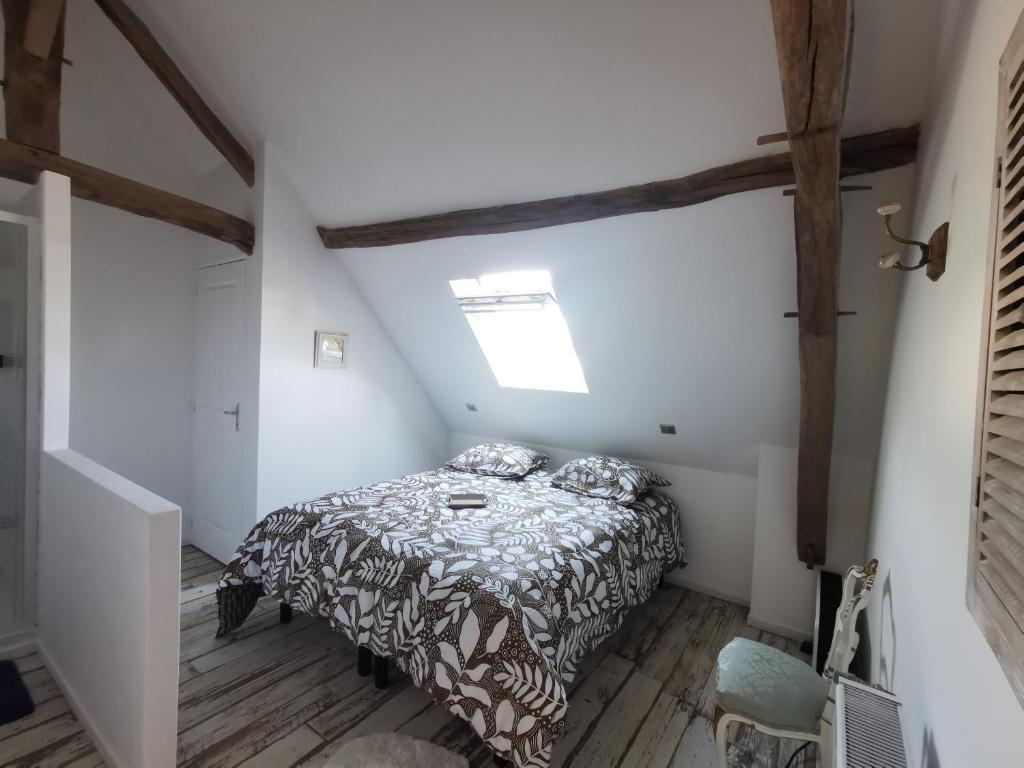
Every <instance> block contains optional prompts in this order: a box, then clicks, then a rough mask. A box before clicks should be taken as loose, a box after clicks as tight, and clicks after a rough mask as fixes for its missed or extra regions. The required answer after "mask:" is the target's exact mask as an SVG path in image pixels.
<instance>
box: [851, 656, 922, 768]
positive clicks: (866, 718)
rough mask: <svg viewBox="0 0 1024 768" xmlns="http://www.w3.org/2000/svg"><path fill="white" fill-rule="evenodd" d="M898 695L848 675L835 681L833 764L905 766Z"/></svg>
mask: <svg viewBox="0 0 1024 768" xmlns="http://www.w3.org/2000/svg"><path fill="white" fill-rule="evenodd" d="M900 715H901V705H900V702H899V699H897V698H896V697H895V696H893V695H892V694H891V693H889V692H888V691H883V690H881V689H879V688H872V687H871V686H869V685H865V684H864V683H862V682H861V681H859V680H857V679H855V678H853V677H850V676H848V675H840V676H839V680H838V683H837V685H836V725H835V755H836V763H835V764H836V768H907V749H906V742H905V740H904V738H903V721H902V718H901V716H900Z"/></svg>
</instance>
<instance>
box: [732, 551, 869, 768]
mask: <svg viewBox="0 0 1024 768" xmlns="http://www.w3.org/2000/svg"><path fill="white" fill-rule="evenodd" d="M877 570H878V561H877V560H872V561H871V562H870V563H868V564H867V565H865V566H863V567H861V566H856V565H855V566H852V567H851V568H850V569H849V570H847V572H846V578H845V580H844V582H843V599H842V602H841V603H840V605H839V609H838V610H837V611H836V627H835V632H834V633H833V635H832V647H831V649H830V650H829V654H828V658H827V659H826V660H825V669H824V671H823V672H822V674H821V675H818V674H817V673H816V672H815V671H814V669H813V668H812V667H811V666H810V665H808V664H805V663H804V662H802V661H800V660H799V659H795V658H793V657H792V656H790V655H789V654H787V653H784V652H783V651H780V650H778V649H776V648H772V647H771V646H768V645H764V644H763V643H758V642H756V641H754V640H747V639H746V638H742V637H737V638H736V639H734V640H733V641H732V642H730V643H729V644H728V645H727V646H725V648H723V649H722V652H721V653H719V654H718V669H717V676H716V689H715V690H716V693H717V697H718V698H717V706H716V708H715V743H716V745H717V747H718V765H719V768H728V762H727V747H728V737H729V734H728V729H729V725H730V724H731V723H734V722H740V723H747V724H749V725H752V726H753V727H754V728H756V729H757V730H759V731H761V732H762V733H766V734H769V735H771V736H778V737H781V738H787V739H800V740H803V741H812V742H816V743H817V745H818V755H819V760H820V764H821V765H823V766H826V768H831V765H832V720H833V709H834V706H835V704H834V701H835V695H834V693H833V691H834V687H835V682H834V679H835V675H836V673H837V672H846V671H848V670H849V668H850V662H851V661H852V660H853V655H854V653H855V652H856V650H857V645H858V643H859V642H860V635H859V634H858V633H857V629H856V624H857V617H858V616H859V615H860V612H861V611H863V610H864V608H865V607H866V606H867V601H868V596H869V594H870V593H871V588H872V587H873V586H874V583H875V573H876V572H877Z"/></svg>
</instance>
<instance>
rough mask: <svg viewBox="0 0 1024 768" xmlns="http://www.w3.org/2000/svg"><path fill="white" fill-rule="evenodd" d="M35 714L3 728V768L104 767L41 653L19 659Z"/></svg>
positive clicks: (0, 762)
mask: <svg viewBox="0 0 1024 768" xmlns="http://www.w3.org/2000/svg"><path fill="white" fill-rule="evenodd" d="M14 663H15V664H16V665H17V667H18V671H20V672H21V676H22V680H24V681H25V687H26V688H28V692H29V695H31V696H32V701H34V702H35V705H36V711H35V712H33V713H32V714H31V715H29V716H28V717H23V718H21V719H20V720H15V721H14V722H13V723H8V724H7V725H0V766H4V768H35V767H36V766H39V767H40V768H42V766H46V768H51V767H52V768H58V767H59V766H66V767H67V768H97V766H102V765H104V763H103V758H101V757H100V756H99V753H98V752H96V748H95V747H93V745H92V742H91V741H90V740H89V737H88V736H87V735H86V733H85V731H84V730H82V726H81V724H80V723H79V722H78V719H77V718H76V717H75V715H74V713H73V712H72V711H71V709H70V708H69V707H68V703H67V701H66V700H65V699H64V696H63V694H62V693H61V691H60V688H58V687H57V683H56V682H54V679H53V678H52V677H51V676H50V673H49V672H48V671H47V669H46V667H45V666H44V665H43V660H42V658H41V657H40V656H39V654H38V653H29V654H26V655H23V656H21V657H20V658H16V659H15V660H14Z"/></svg>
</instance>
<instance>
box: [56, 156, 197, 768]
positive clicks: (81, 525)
mask: <svg viewBox="0 0 1024 768" xmlns="http://www.w3.org/2000/svg"><path fill="white" fill-rule="evenodd" d="M38 204H39V209H40V210H39V218H40V222H41V250H42V261H43V275H42V280H43V286H42V296H43V301H42V325H43V329H42V408H41V411H42V413H41V416H42V433H43V446H42V447H43V450H42V454H41V457H40V467H39V470H40V471H39V486H40V489H39V559H38V571H39V585H38V602H39V607H38V612H39V628H38V644H39V650H40V653H41V655H42V656H43V658H44V659H45V661H46V663H47V665H48V666H49V667H50V671H51V672H52V673H53V675H54V677H55V678H56V680H57V681H58V683H59V684H60V686H61V687H62V689H63V690H64V693H65V695H66V696H67V699H68V701H69V702H70V704H71V706H72V708H73V709H74V710H75V713H76V715H77V716H78V718H79V720H80V721H81V722H82V724H83V726H84V727H85V729H86V730H87V732H88V733H89V735H90V736H91V737H92V739H93V741H94V743H95V745H96V747H97V749H98V750H99V751H100V752H101V753H102V754H103V756H104V758H105V759H106V761H107V762H108V764H110V765H112V766H115V767H117V768H143V767H144V768H171V766H173V765H174V763H175V752H176V736H177V707H178V640H179V636H178V590H179V586H180V579H181V563H180V543H181V510H180V508H179V507H178V506H177V505H175V504H173V503H171V502H169V501H166V500H165V499H162V498H160V497H159V496H157V495H155V494H153V493H151V492H149V491H147V490H146V489H144V488H142V487H140V486H138V485H136V484H135V483H132V482H131V481H129V480H127V479H125V478H123V477H121V476H120V475H117V474H116V473H114V472H112V471H111V470H109V469H107V468H105V467H103V466H101V465H99V464H97V463H96V462H94V461H91V460H90V459H88V458H86V457H85V456H82V455H80V454H78V453H76V452H75V451H72V450H70V449H69V448H68V424H69V420H68V415H69V395H70V384H71V375H70V370H71V366H70V351H71V350H70V330H71V314H70V301H71V295H70V285H71V280H70V277H71V241H70V235H71V228H70V187H69V182H68V179H67V178H64V177H61V176H57V175H55V174H50V173H44V174H43V175H42V177H41V179H40V183H39V189H38ZM154 439H155V440H156V439H159V437H158V436H154Z"/></svg>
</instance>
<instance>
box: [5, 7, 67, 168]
mask: <svg viewBox="0 0 1024 768" xmlns="http://www.w3.org/2000/svg"><path fill="white" fill-rule="evenodd" d="M2 8H3V16H4V123H5V126H6V129H7V138H8V139H11V140H12V141H17V142H20V143H22V144H27V145H29V146H33V147H38V148H39V149H44V150H46V151H48V152H54V153H59V152H60V87H61V76H62V68H63V58H64V14H63V13H60V14H58V15H57V21H56V26H55V28H54V31H53V35H52V37H51V40H50V46H49V52H48V54H47V55H46V56H45V57H43V58H40V57H39V56H37V55H35V54H34V53H32V52H30V51H29V50H27V49H26V48H25V47H24V42H25V39H26V37H27V36H28V35H27V27H28V23H29V19H30V17H31V14H32V12H33V11H34V10H35V9H36V6H35V5H34V4H30V2H29V0H3V3H2ZM36 13H38V11H36Z"/></svg>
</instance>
